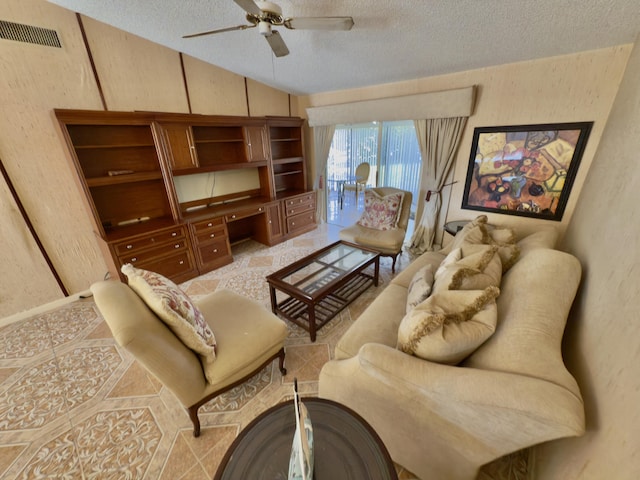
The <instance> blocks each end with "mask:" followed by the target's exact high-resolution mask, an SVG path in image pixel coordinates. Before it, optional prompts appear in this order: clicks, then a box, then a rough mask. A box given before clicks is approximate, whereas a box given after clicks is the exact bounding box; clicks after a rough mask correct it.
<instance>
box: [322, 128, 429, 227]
mask: <svg viewBox="0 0 640 480" xmlns="http://www.w3.org/2000/svg"><path fill="white" fill-rule="evenodd" d="M363 162H367V163H369V165H370V167H371V168H370V173H369V178H368V180H367V186H369V187H375V186H380V187H396V188H400V189H402V190H408V191H410V192H411V193H412V194H413V202H412V204H413V205H412V212H415V206H416V205H417V203H416V202H417V196H418V191H419V185H420V173H421V168H422V158H421V155H420V147H419V146H418V141H417V139H416V133H415V128H414V126H413V121H411V120H403V121H397V122H370V123H363V124H358V125H338V126H337V127H336V131H335V133H334V136H333V142H332V144H331V150H330V153H329V158H328V160H327V173H326V177H325V178H326V179H327V188H328V191H329V195H327V202H328V205H327V212H328V219H327V220H328V221H329V223H334V222H332V219H331V217H332V212H336V213H337V214H341V212H340V210H343V208H342V207H344V208H357V206H358V203H357V202H355V203H353V202H349V201H347V202H346V203H344V204H342V203H340V201H341V200H343V199H341V198H339V194H340V188H341V186H342V185H344V184H345V182H346V183H349V182H352V181H353V180H354V179H355V174H356V168H357V167H358V165H359V164H361V163H363ZM352 196H353V195H352ZM354 198H355V197H354ZM347 200H350V199H347ZM356 200H357V199H356ZM337 206H339V208H337ZM335 223H339V222H335Z"/></svg>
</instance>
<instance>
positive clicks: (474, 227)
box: [449, 215, 520, 273]
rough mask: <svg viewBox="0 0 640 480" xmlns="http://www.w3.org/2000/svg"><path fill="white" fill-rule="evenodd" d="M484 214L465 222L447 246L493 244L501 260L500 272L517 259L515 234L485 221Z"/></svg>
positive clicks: (518, 254)
mask: <svg viewBox="0 0 640 480" xmlns="http://www.w3.org/2000/svg"><path fill="white" fill-rule="evenodd" d="M487 221H488V218H487V216H486V215H479V216H478V217H476V218H475V219H474V220H473V221H471V222H469V223H467V224H466V225H465V226H464V227H463V228H462V230H460V231H459V232H458V233H457V234H456V236H455V237H454V239H453V242H452V244H451V246H450V247H449V248H451V249H452V250H453V249H456V248H460V247H461V246H462V245H464V244H473V245H495V246H497V247H498V255H500V260H501V261H502V273H504V272H506V271H507V270H509V269H510V268H511V267H512V266H513V265H514V264H515V263H516V261H518V258H519V256H520V248H519V247H518V245H516V236H515V233H514V232H513V230H512V229H510V228H507V227H495V226H492V225H489V224H488V223H487Z"/></svg>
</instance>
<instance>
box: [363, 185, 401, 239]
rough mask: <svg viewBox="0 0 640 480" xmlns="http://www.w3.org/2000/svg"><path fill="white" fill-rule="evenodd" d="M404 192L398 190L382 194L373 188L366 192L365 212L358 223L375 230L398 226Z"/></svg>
mask: <svg viewBox="0 0 640 480" xmlns="http://www.w3.org/2000/svg"><path fill="white" fill-rule="evenodd" d="M403 198H404V193H402V192H397V193H391V194H388V195H385V196H384V197H383V196H380V195H378V194H377V193H376V192H374V191H373V190H365V192H364V212H363V213H362V216H361V217H360V219H359V220H358V222H357V223H358V225H362V226H363V227H366V228H373V229H374V230H391V229H394V228H396V227H397V226H398V213H399V212H400V209H401V207H402V199H403Z"/></svg>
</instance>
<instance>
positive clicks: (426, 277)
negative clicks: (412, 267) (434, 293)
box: [406, 264, 433, 313]
mask: <svg viewBox="0 0 640 480" xmlns="http://www.w3.org/2000/svg"><path fill="white" fill-rule="evenodd" d="M432 286H433V267H432V266H431V264H427V265H425V266H424V267H422V268H421V269H420V270H418V271H417V272H416V273H415V275H414V276H413V279H412V280H411V283H410V284H409V288H408V290H407V310H406V311H407V313H409V312H410V311H411V310H413V308H414V307H415V306H416V305H418V304H419V303H422V302H424V301H425V300H426V299H427V297H428V296H429V295H430V294H431V287H432Z"/></svg>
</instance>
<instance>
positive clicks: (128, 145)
mask: <svg viewBox="0 0 640 480" xmlns="http://www.w3.org/2000/svg"><path fill="white" fill-rule="evenodd" d="M142 147H152V148H155V145H154V144H153V143H118V144H112V145H74V146H73V148H75V149H76V150H89V149H102V148H142Z"/></svg>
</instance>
